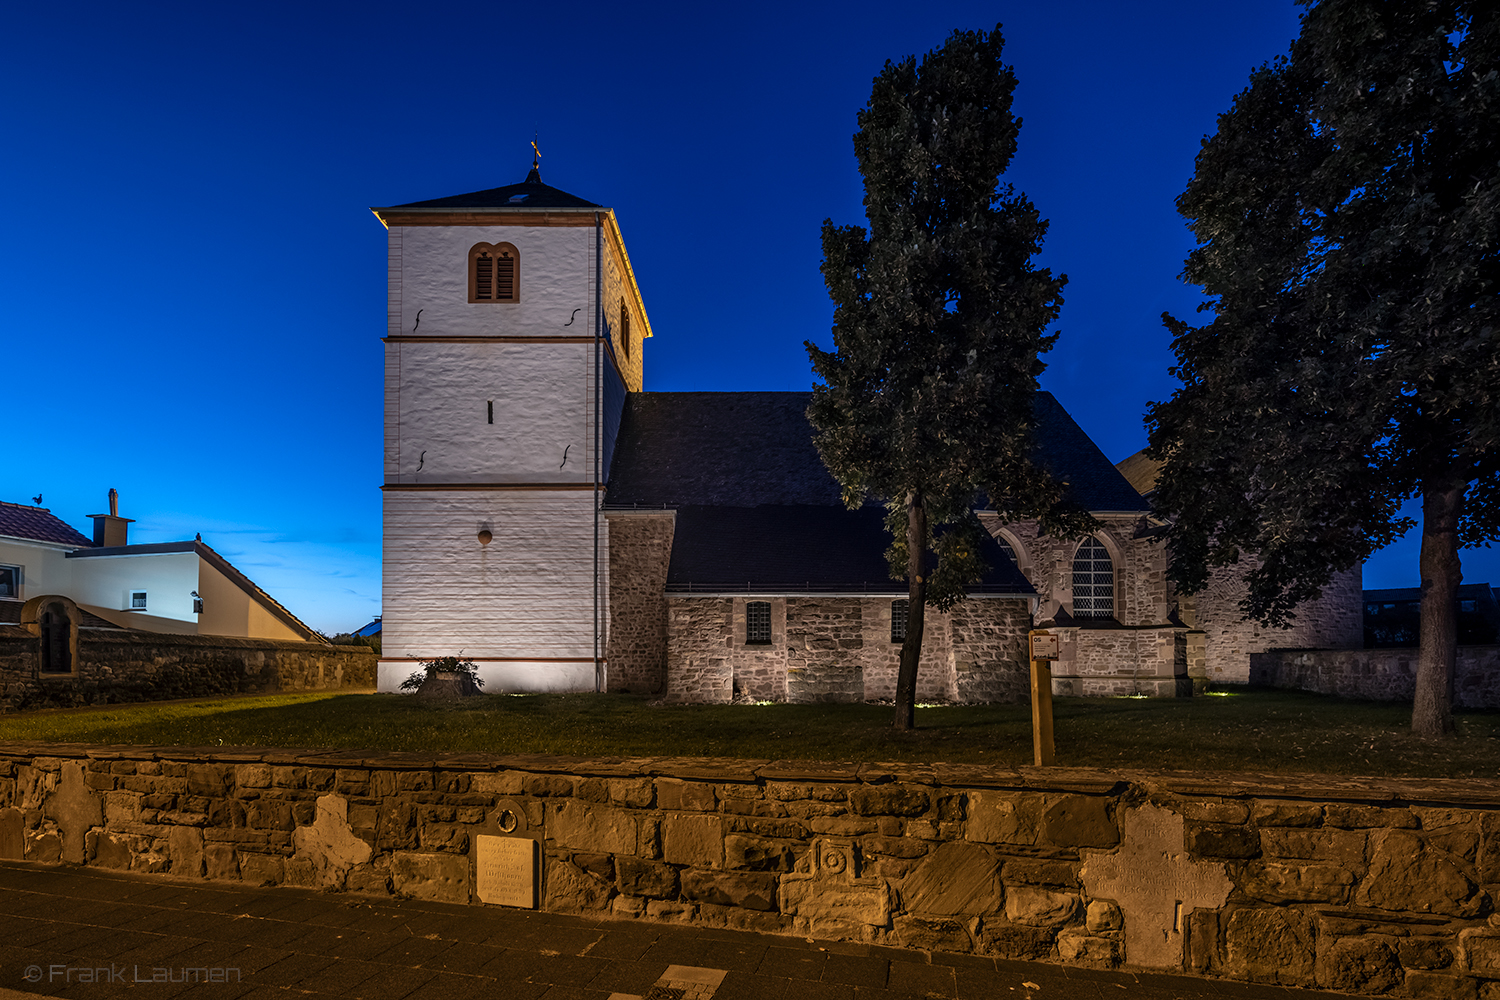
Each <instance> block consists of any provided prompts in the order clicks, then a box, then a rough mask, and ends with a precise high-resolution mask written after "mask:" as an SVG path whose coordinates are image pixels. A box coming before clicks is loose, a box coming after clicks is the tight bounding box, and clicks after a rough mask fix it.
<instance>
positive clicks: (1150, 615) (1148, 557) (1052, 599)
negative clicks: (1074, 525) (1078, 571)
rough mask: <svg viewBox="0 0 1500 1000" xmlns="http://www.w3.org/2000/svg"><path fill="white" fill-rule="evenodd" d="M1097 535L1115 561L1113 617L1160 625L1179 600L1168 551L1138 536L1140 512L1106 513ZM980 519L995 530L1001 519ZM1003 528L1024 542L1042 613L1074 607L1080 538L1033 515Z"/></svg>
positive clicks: (1024, 566)
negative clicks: (1050, 530)
mask: <svg viewBox="0 0 1500 1000" xmlns="http://www.w3.org/2000/svg"><path fill="white" fill-rule="evenodd" d="M1099 520H1100V521H1102V522H1103V524H1104V527H1103V528H1102V529H1101V530H1100V531H1098V532H1096V535H1097V536H1098V537H1099V538H1101V539H1102V540H1103V541H1104V544H1105V548H1107V549H1108V550H1109V553H1110V558H1111V560H1112V561H1113V562H1114V570H1115V618H1116V619H1117V620H1119V621H1120V623H1121V624H1124V625H1156V624H1160V623H1163V622H1165V621H1166V620H1167V616H1168V615H1169V614H1170V613H1171V611H1172V606H1173V604H1174V603H1175V600H1174V599H1173V596H1172V594H1173V592H1172V590H1171V586H1170V584H1169V582H1168V581H1167V562H1166V551H1165V549H1164V548H1163V547H1162V546H1161V545H1159V544H1158V543H1157V542H1156V541H1155V540H1154V539H1152V538H1146V537H1142V538H1137V537H1136V532H1137V529H1138V528H1139V526H1140V523H1141V517H1140V515H1138V514H1128V515H1104V516H1101V517H1100V518H1099ZM981 521H982V522H983V523H984V524H985V526H986V527H987V528H988V529H989V531H990V533H991V534H993V535H999V534H1000V527H1001V526H1000V524H999V522H998V521H997V520H996V519H995V518H993V517H982V518H981ZM1004 529H1005V534H1006V535H1008V536H1009V537H1010V538H1011V539H1013V540H1014V541H1015V542H1019V543H1020V547H1021V550H1020V551H1017V553H1016V556H1017V559H1018V560H1019V561H1020V564H1021V565H1020V568H1021V570H1022V572H1024V573H1025V574H1026V577H1027V579H1029V580H1030V581H1031V585H1032V586H1033V587H1035V588H1036V590H1037V593H1038V594H1040V595H1041V597H1042V607H1041V609H1040V611H1039V617H1042V618H1046V617H1050V616H1051V615H1052V614H1054V613H1055V612H1056V609H1058V608H1059V607H1060V608H1061V609H1062V610H1064V611H1068V612H1071V611H1072V607H1073V556H1074V554H1075V553H1076V552H1077V551H1078V546H1079V544H1080V543H1081V541H1082V540H1081V539H1077V538H1060V537H1058V536H1056V535H1046V534H1043V533H1042V531H1041V529H1040V527H1039V526H1038V525H1037V523H1036V522H1035V521H1021V522H1016V523H1012V524H1007V525H1005V526H1004Z"/></svg>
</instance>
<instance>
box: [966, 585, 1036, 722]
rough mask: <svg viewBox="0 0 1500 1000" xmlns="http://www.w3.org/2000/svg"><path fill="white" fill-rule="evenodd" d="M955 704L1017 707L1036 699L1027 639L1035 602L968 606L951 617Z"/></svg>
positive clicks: (980, 601)
mask: <svg viewBox="0 0 1500 1000" xmlns="http://www.w3.org/2000/svg"><path fill="white" fill-rule="evenodd" d="M947 617H948V619H949V630H950V635H951V639H950V646H951V648H952V651H953V653H952V658H953V686H954V691H953V700H955V701H960V702H965V701H1001V702H1017V701H1023V700H1026V699H1028V698H1030V697H1031V674H1030V670H1031V667H1030V662H1029V661H1028V660H1027V658H1026V657H1027V649H1026V647H1027V640H1026V636H1027V633H1028V632H1029V631H1030V629H1031V611H1030V602H1029V601H1025V600H1008V599H1003V598H975V599H973V600H968V601H964V602H963V603H961V604H959V605H958V606H957V607H955V608H954V609H953V611H952V612H950V613H949V614H948V616H947Z"/></svg>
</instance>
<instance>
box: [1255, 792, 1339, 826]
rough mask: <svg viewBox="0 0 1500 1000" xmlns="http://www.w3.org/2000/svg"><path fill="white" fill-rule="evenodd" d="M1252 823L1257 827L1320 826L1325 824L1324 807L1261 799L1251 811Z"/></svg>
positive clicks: (1305, 803)
mask: <svg viewBox="0 0 1500 1000" xmlns="http://www.w3.org/2000/svg"><path fill="white" fill-rule="evenodd" d="M1250 822H1251V823H1253V824H1255V825H1256V826H1318V825H1320V824H1322V822H1323V807H1322V806H1321V805H1318V804H1316V803H1311V802H1297V801H1292V800H1285V799H1260V800H1257V801H1256V803H1255V805H1254V807H1253V808H1252V809H1251V810H1250Z"/></svg>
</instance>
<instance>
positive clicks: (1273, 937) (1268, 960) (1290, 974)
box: [1126, 909, 1313, 986]
mask: <svg viewBox="0 0 1500 1000" xmlns="http://www.w3.org/2000/svg"><path fill="white" fill-rule="evenodd" d="M1126 960H1127V961H1129V960H1131V958H1130V955H1129V954H1128V953H1127V954H1126ZM1224 971H1225V973H1226V974H1227V975H1229V976H1230V977H1231V978H1233V979H1248V980H1250V981H1251V982H1255V983H1279V984H1281V985H1285V986H1303V985H1306V984H1307V983H1309V982H1310V981H1311V980H1312V977H1313V949H1312V934H1311V933H1310V929H1309V928H1308V927H1306V926H1305V925H1304V923H1303V921H1302V920H1301V919H1300V918H1299V917H1298V916H1297V914H1296V913H1295V911H1292V910H1280V909H1275V910H1270V909H1243V910H1235V911H1234V912H1233V913H1231V914H1229V919H1228V921H1227V922H1226V926H1225V929H1224Z"/></svg>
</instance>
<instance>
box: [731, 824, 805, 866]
mask: <svg viewBox="0 0 1500 1000" xmlns="http://www.w3.org/2000/svg"><path fill="white" fill-rule="evenodd" d="M797 847H798V845H797V843H796V842H795V841H789V840H767V839H765V838H762V837H746V836H744V835H742V834H734V833H731V834H728V835H726V836H725V837H724V867H726V868H743V869H748V870H750V871H761V872H789V871H791V870H792V869H793V868H794V867H795V866H796V864H797Z"/></svg>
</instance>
